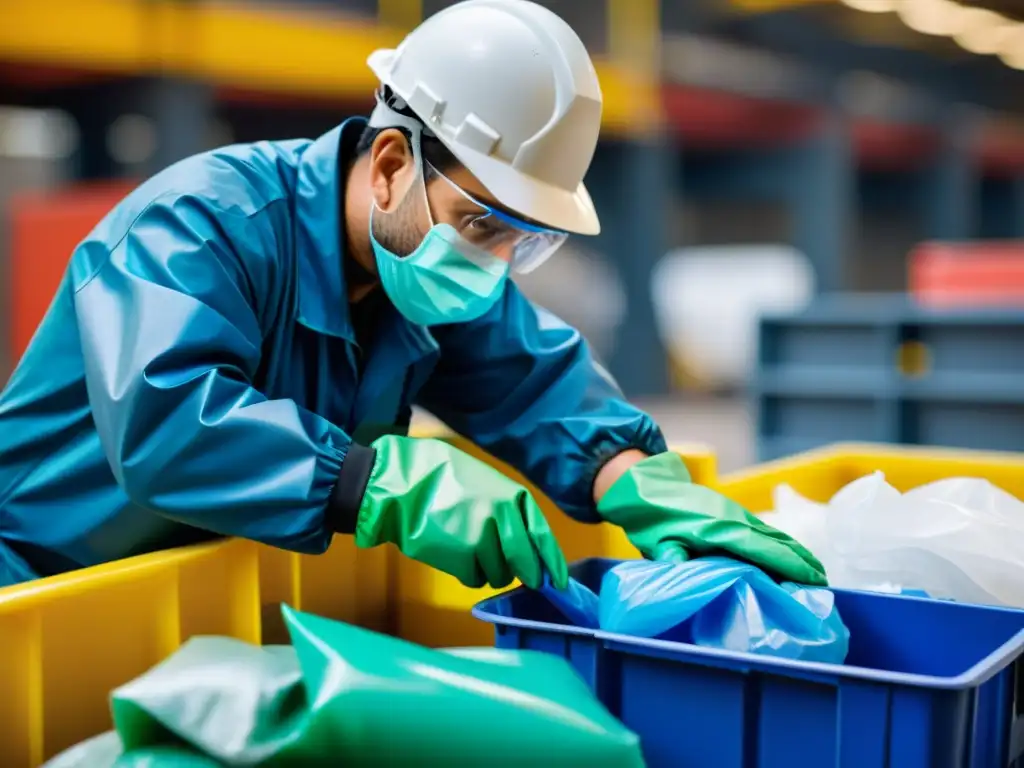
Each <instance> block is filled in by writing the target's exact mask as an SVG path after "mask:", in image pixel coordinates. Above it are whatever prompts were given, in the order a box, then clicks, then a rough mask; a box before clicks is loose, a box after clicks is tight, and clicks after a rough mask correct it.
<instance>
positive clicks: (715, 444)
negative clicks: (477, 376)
mask: <svg viewBox="0 0 1024 768" xmlns="http://www.w3.org/2000/svg"><path fill="white" fill-rule="evenodd" d="M637 405H639V406H640V407H641V408H643V409H644V410H645V411H647V412H648V413H650V414H651V416H652V417H653V418H654V420H655V421H656V422H658V424H659V425H660V426H661V428H662V430H663V431H664V432H665V438H666V439H667V440H668V442H669V443H670V444H678V443H702V444H704V445H708V446H710V447H712V448H713V449H714V450H715V453H716V454H717V455H718V468H719V471H721V472H729V471H731V470H734V469H739V468H741V467H745V466H748V465H750V464H752V463H754V461H755V455H754V454H755V452H754V426H753V419H752V416H751V414H750V409H749V408H748V406H747V404H746V403H745V402H744V401H743V400H741V399H700V398H691V397H676V398H661V399H657V400H649V401H643V402H638V403H637ZM436 423H437V422H436V421H435V420H434V419H432V418H431V417H430V416H429V415H428V414H424V413H417V415H416V418H415V419H414V424H417V425H428V424H436Z"/></svg>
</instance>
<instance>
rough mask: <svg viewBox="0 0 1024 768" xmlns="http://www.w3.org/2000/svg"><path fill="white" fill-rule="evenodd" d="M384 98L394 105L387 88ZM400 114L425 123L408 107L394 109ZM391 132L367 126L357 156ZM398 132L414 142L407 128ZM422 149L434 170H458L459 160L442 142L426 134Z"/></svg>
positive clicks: (421, 141) (399, 129)
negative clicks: (381, 135) (385, 133)
mask: <svg viewBox="0 0 1024 768" xmlns="http://www.w3.org/2000/svg"><path fill="white" fill-rule="evenodd" d="M383 98H384V99H385V101H390V102H392V103H393V98H392V95H391V93H390V89H389V88H387V87H385V88H384V93H383ZM392 109H394V110H395V111H396V112H398V114H400V115H402V116H404V117H411V118H412V119H413V120H415V121H416V122H417V123H419V124H420V125H422V124H423V121H422V120H420V119H419V117H417V116H416V113H415V112H413V111H412V110H411V109H409V108H408V107H401V108H398V107H392ZM386 130H389V129H388V128H370V127H369V126H367V127H366V128H364V129H363V135H362V136H360V137H359V144H358V145H357V146H356V155H358V156H360V157H362V156H363V155H365V154H366V153H367V152H369V151H370V149H371V148H372V147H373V142H374V141H376V139H377V137H378V136H380V134H381V132H382V131H386ZM395 130H397V131H401V132H402V134H403V135H404V136H405V138H406V140H407V141H411V140H412V136H411V135H410V134H409V131H408V130H407V129H405V128H395ZM420 149H421V151H422V152H423V159H424V160H426V161H427V162H428V163H430V164H431V165H432V166H434V168H436V169H437V170H439V171H440V172H441V173H445V172H447V171H449V170H451V169H452V168H456V167H458V166H459V165H460V163H459V161H458V159H457V158H456V157H455V155H453V154H452V153H451V152H450V151H448V147H446V146H445V145H444V144H442V143H441V141H440V140H439V139H437V138H435V137H433V136H428V135H427V134H426V133H423V134H421V139H420Z"/></svg>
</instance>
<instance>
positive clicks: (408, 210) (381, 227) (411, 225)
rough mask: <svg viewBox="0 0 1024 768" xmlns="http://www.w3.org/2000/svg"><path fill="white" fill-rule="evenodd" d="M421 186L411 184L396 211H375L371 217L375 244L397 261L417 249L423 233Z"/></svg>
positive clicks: (424, 205)
mask: <svg viewBox="0 0 1024 768" xmlns="http://www.w3.org/2000/svg"><path fill="white" fill-rule="evenodd" d="M424 198H425V195H424V191H423V187H422V185H421V184H417V183H414V184H413V185H412V186H411V187H410V188H409V190H408V191H407V192H406V193H405V196H404V197H403V198H402V200H401V202H400V203H399V204H398V207H397V208H395V210H394V211H391V212H390V213H385V212H383V211H381V210H380V209H379V208H378V209H377V211H376V212H375V213H374V215H373V221H372V227H373V236H374V238H375V239H376V240H377V242H378V243H379V244H380V245H381V246H383V247H384V248H386V249H387V250H389V251H391V252H392V253H393V254H395V255H396V256H399V257H402V258H404V257H406V256H408V255H409V254H410V253H412V252H413V251H415V250H416V248H417V247H419V244H420V243H422V242H423V238H424V237H425V236H426V233H425V232H423V231H422V229H421V227H420V222H421V221H424V220H426V219H427V218H428V217H427V216H426V200H425V199H424Z"/></svg>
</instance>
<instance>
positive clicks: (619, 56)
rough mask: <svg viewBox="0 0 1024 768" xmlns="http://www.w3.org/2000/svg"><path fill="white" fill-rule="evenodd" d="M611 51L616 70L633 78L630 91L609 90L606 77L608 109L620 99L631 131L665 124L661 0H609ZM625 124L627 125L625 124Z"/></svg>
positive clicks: (645, 131) (642, 131)
mask: <svg viewBox="0 0 1024 768" xmlns="http://www.w3.org/2000/svg"><path fill="white" fill-rule="evenodd" d="M607 13H608V18H607V28H608V54H609V58H610V61H611V63H612V65H613V66H614V67H615V69H616V72H618V73H620V74H621V75H625V76H627V77H629V78H630V81H631V82H630V83H629V85H628V91H627V92H625V93H623V94H621V95H619V94H617V93H616V94H614V96H613V95H612V94H610V93H609V88H608V83H607V82H606V80H607V78H605V79H603V80H602V88H603V90H604V98H605V110H606V111H607V110H608V109H609V105H616V104H618V103H619V99H623V100H625V103H628V104H629V108H628V112H627V114H625V115H624V116H623V117H624V119H627V120H628V121H629V123H630V124H629V126H628V130H629V132H630V133H631V134H635V135H640V134H649V133H653V132H656V131H658V130H659V129H660V128H661V126H662V125H663V124H664V119H663V115H662V111H663V110H662V100H661V82H660V81H661V4H660V2H659V0H608V6H607ZM624 127H625V126H624Z"/></svg>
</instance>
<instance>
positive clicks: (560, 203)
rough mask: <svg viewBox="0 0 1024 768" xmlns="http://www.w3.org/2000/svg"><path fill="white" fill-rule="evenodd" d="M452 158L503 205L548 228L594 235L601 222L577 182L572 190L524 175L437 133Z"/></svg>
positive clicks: (581, 185)
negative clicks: (453, 142)
mask: <svg viewBox="0 0 1024 768" xmlns="http://www.w3.org/2000/svg"><path fill="white" fill-rule="evenodd" d="M438 139H439V140H440V141H441V142H442V143H443V144H444V145H445V146H446V147H448V149H449V150H450V151H451V153H452V154H453V155H455V158H456V159H457V160H458V161H459V162H460V163H462V165H463V166H465V168H466V170H468V171H469V172H470V173H472V174H473V175H474V176H475V177H476V178H477V180H478V181H479V182H480V183H481V184H483V185H484V188H485V189H487V191H488V192H489V193H490V194H491V196H492V197H493V198H494V199H495V200H497V201H498V202H499V203H501V204H502V205H503V206H504V207H505V208H508V209H509V210H510V211H512V212H514V213H516V214H519V215H520V216H522V217H524V218H526V219H530V220H532V221H535V222H537V223H539V224H543V225H544V226H546V227H551V228H552V229H558V230H562V231H563V232H572V233H573V234H577V235H596V234H599V233H600V232H601V222H600V220H599V218H598V216H597V210H596V209H595V208H594V202H593V201H592V200H591V198H590V193H589V192H588V191H587V188H586V186H584V185H583V183H582V182H581V183H580V185H579V186H578V187H576V189H574V190H567V189H562V188H561V187H556V186H554V185H552V184H547V183H545V182H543V181H540V180H539V179H536V178H534V177H532V176H527V175H525V174H523V173H521V172H519V171H517V170H516V169H515V168H513V167H512V166H511V165H509V164H508V163H506V162H505V161H503V160H499V159H497V158H495V157H492V156H490V155H485V154H483V153H480V152H474V151H473V150H470V149H467V148H466V147H464V146H454V145H451V144H449V143H448V142H446V141H445V140H444V137H442V136H438Z"/></svg>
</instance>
